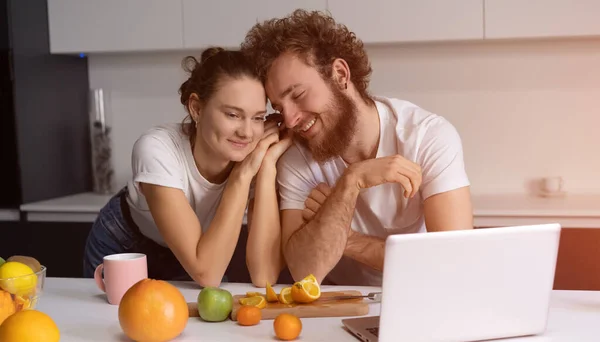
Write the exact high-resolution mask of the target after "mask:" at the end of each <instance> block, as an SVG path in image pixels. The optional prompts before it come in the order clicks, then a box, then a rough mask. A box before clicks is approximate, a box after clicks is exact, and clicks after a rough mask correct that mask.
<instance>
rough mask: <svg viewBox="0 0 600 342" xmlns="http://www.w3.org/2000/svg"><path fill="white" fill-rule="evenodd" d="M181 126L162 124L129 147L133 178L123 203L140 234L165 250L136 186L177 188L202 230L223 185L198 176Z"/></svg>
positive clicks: (188, 143) (215, 206)
mask: <svg viewBox="0 0 600 342" xmlns="http://www.w3.org/2000/svg"><path fill="white" fill-rule="evenodd" d="M181 127H182V125H181V124H166V125H161V126H157V127H154V128H151V129H149V130H148V131H146V132H145V133H144V134H142V136H141V137H140V138H139V139H138V140H137V141H136V142H135V144H134V146H133V152H132V157H131V159H132V160H131V162H132V165H131V166H132V170H133V178H132V180H131V181H129V182H128V184H127V188H128V196H127V203H128V204H129V207H130V208H131V216H132V219H133V221H134V222H135V223H136V224H137V226H138V227H139V229H140V231H141V233H142V234H143V235H145V236H147V237H149V238H150V239H152V240H154V241H155V242H157V243H158V244H160V245H162V246H165V247H166V243H165V241H164V239H163V238H162V236H161V235H160V233H159V231H158V228H157V227H156V224H155V223H154V220H153V219H152V214H151V213H150V209H149V208H148V203H147V202H146V198H145V197H144V195H143V194H142V192H141V191H140V187H139V183H140V182H142V183H149V184H156V185H161V186H166V187H170V188H176V189H181V190H182V191H183V193H184V194H185V197H186V198H187V200H188V203H189V204H190V205H191V207H192V209H193V210H194V212H195V213H196V216H197V217H198V220H199V221H200V226H201V227H202V230H203V231H206V229H208V227H209V225H210V222H211V221H212V219H213V218H214V216H215V213H216V211H217V207H218V206H219V203H220V202H221V197H222V195H223V191H224V189H225V184H226V183H227V181H225V182H223V183H222V184H213V183H210V182H209V181H208V180H206V178H204V177H203V176H202V175H201V174H200V172H199V171H198V168H197V167H196V163H195V161H194V156H193V154H192V148H191V144H190V141H189V137H188V136H187V135H185V134H184V133H183V131H182V130H181Z"/></svg>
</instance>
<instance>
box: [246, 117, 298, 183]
mask: <svg viewBox="0 0 600 342" xmlns="http://www.w3.org/2000/svg"><path fill="white" fill-rule="evenodd" d="M275 115H276V114H271V115H269V117H268V118H267V121H266V122H265V130H264V134H263V136H262V138H261V140H260V141H259V142H258V144H257V145H256V147H255V148H254V151H252V152H251V153H250V154H249V155H248V156H246V158H245V159H244V160H243V161H242V162H240V163H238V164H236V166H235V168H234V171H235V172H238V173H239V174H240V176H242V177H248V178H250V179H251V178H253V177H254V176H255V175H256V174H257V173H258V171H259V170H260V168H261V166H262V165H263V164H264V159H267V160H268V163H269V165H273V166H274V165H275V163H276V162H277V159H279V157H280V156H281V155H282V154H283V152H285V150H287V148H288V147H290V146H291V144H292V139H291V136H285V137H284V138H283V139H282V140H281V141H280V139H279V135H280V133H281V131H282V129H281V128H280V127H279V126H278V123H279V122H280V121H281V119H280V118H279V117H274V118H271V117H272V116H275Z"/></svg>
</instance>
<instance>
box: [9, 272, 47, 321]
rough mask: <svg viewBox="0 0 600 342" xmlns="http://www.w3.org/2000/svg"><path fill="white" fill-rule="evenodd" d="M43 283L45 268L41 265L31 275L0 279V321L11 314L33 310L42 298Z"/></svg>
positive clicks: (44, 280)
mask: <svg viewBox="0 0 600 342" xmlns="http://www.w3.org/2000/svg"><path fill="white" fill-rule="evenodd" d="M45 282H46V266H43V265H42V267H41V269H40V270H39V271H38V272H36V273H33V274H28V275H24V276H20V277H13V278H6V279H1V278H0V319H2V317H3V316H9V315H10V313H11V312H12V313H15V312H19V311H23V310H30V309H35V308H36V306H37V303H38V300H39V299H40V297H41V296H42V292H43V290H44V283H45ZM11 305H12V306H11ZM4 318H6V317H4Z"/></svg>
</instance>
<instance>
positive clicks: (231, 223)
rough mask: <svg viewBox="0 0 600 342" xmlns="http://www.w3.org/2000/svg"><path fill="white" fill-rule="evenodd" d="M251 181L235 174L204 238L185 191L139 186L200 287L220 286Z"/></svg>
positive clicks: (173, 248) (163, 233) (170, 244)
mask: <svg viewBox="0 0 600 342" xmlns="http://www.w3.org/2000/svg"><path fill="white" fill-rule="evenodd" d="M250 180H251V178H249V177H244V176H241V175H237V174H236V175H234V174H233V173H232V175H231V176H230V178H229V180H228V182H227V184H226V185H225V189H224V191H223V197H222V199H221V203H220V205H219V207H218V208H217V212H216V214H215V217H214V218H213V220H212V221H211V223H210V225H209V227H208V229H207V231H206V232H205V233H204V234H203V233H202V228H201V227H200V222H199V221H198V218H197V217H196V214H195V212H194V210H193V209H192V207H191V206H190V204H189V203H188V201H187V198H186V197H185V195H184V193H183V191H181V190H180V189H175V188H168V187H163V186H157V185H153V184H146V183H142V184H140V186H141V188H142V192H143V193H144V196H145V197H146V201H147V202H148V206H149V208H150V212H151V213H152V217H153V219H154V221H155V222H156V226H157V227H158V230H159V232H160V234H161V236H162V237H163V239H164V240H165V242H166V243H167V246H168V247H169V248H170V249H171V251H172V252H173V254H174V255H175V257H177V260H179V262H180V263H181V265H182V266H183V268H184V269H185V270H186V272H187V273H188V274H189V275H190V277H192V279H193V280H194V281H195V282H196V283H198V284H200V285H201V286H219V284H220V283H221V279H222V278H223V275H224V274H225V271H226V269H227V266H228V265H229V262H230V260H231V257H232V256H233V252H234V250H235V247H236V244H237V241H238V238H239V234H240V228H241V225H242V219H243V216H244V211H245V207H246V203H247V200H248V192H249V189H250Z"/></svg>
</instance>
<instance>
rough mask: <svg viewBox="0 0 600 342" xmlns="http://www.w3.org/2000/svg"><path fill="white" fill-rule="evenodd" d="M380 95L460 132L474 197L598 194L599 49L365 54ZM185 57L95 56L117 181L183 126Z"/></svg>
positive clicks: (579, 45) (418, 49)
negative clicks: (161, 130)
mask: <svg viewBox="0 0 600 342" xmlns="http://www.w3.org/2000/svg"><path fill="white" fill-rule="evenodd" d="M368 52H369V55H370V58H371V62H372V66H373V70H374V72H373V77H372V81H371V90H372V92H373V93H374V94H378V95H385V96H394V97H399V98H402V99H405V100H408V101H411V102H414V103H416V104H418V105H420V106H422V107H424V108H426V109H428V110H430V111H432V112H435V113H437V114H440V115H442V116H445V117H446V118H448V119H449V120H450V121H451V122H452V123H453V124H454V125H455V126H456V127H457V129H458V131H459V132H460V134H461V136H462V139H463V145H464V151H465V163H466V167H467V171H468V173H469V176H470V179H471V182H472V191H473V193H476V194H482V193H522V192H526V185H527V184H528V183H529V182H530V181H531V180H533V179H535V178H537V177H543V176H555V175H559V176H562V177H563V178H564V180H565V188H566V190H567V191H569V192H577V193H597V192H600V181H598V179H597V178H598V175H599V174H600V158H599V157H598V152H597V150H598V146H600V134H599V133H598V127H600V115H599V114H600V113H599V111H600V103H599V101H598V100H597V99H600V63H599V61H600V40H568V41H520V42H494V43H489V42H485V43H454V44H447V43H444V44H409V45H403V46H378V47H370V48H369V49H368ZM190 53H193V54H199V51H194V52H188V53H185V52H181V53H146V54H104V55H92V56H90V57H89V68H90V70H89V71H90V88H103V89H104V91H105V92H107V93H108V96H107V98H108V99H109V103H107V109H108V115H111V120H112V122H113V133H114V136H113V139H114V140H113V143H114V158H115V160H114V163H115V172H116V175H115V176H116V180H117V182H118V183H119V184H120V185H124V184H125V183H126V182H127V180H128V179H129V178H130V177H131V159H130V157H131V147H132V145H133V143H134V142H135V140H136V139H137V138H138V136H139V135H140V134H141V133H142V132H143V131H145V130H146V129H148V128H149V127H151V126H153V125H156V124H159V123H162V122H173V121H175V122H180V121H181V120H182V119H183V118H184V116H185V112H184V110H183V108H182V106H181V104H180V102H179V95H178V94H177V90H178V87H179V86H180V84H181V82H182V81H183V80H184V79H185V77H186V76H185V74H184V72H183V71H182V68H181V60H182V58H183V57H184V56H186V55H188V54H190Z"/></svg>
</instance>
